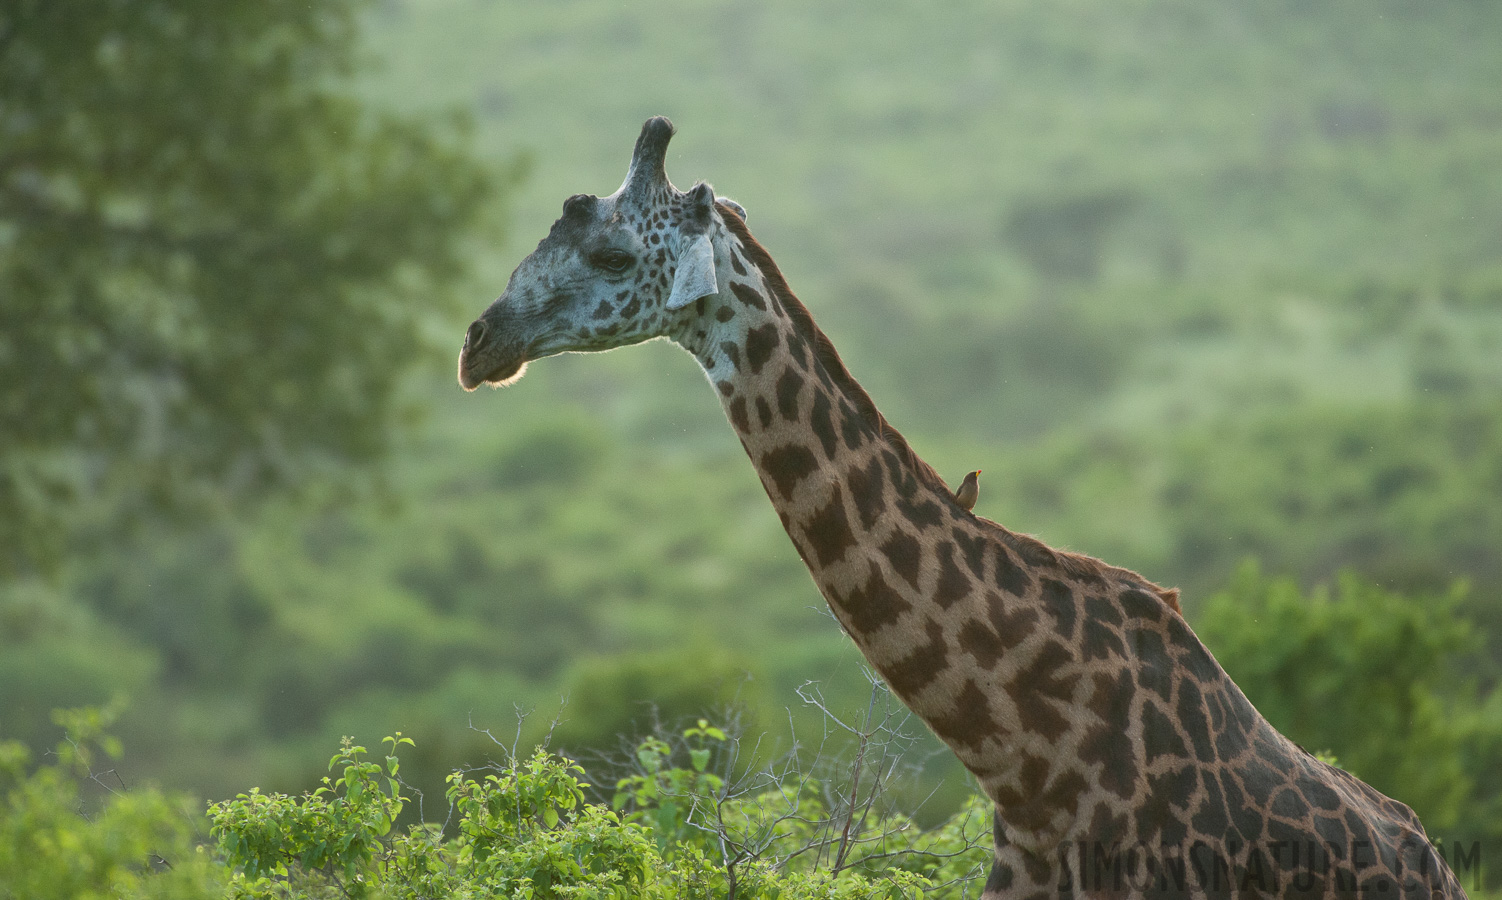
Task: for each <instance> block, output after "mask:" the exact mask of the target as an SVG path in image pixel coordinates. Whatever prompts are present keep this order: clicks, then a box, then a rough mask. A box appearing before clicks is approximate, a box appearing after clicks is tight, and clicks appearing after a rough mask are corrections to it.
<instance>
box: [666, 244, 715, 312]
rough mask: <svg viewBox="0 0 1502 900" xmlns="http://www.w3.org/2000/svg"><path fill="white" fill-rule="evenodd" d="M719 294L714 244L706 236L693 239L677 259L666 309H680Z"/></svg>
mask: <svg viewBox="0 0 1502 900" xmlns="http://www.w3.org/2000/svg"><path fill="white" fill-rule="evenodd" d="M719 292H720V282H719V279H718V277H717V276H716V275H715V268H714V243H713V242H711V241H710V239H709V235H708V234H701V235H699V236H698V237H696V238H694V239H693V240H692V241H691V242H690V243H689V245H688V247H687V248H686V249H685V250H684V251H683V253H681V254H680V255H679V257H678V270H677V272H675V273H674V274H673V291H672V293H671V294H669V295H668V309H682V308H683V307H685V306H687V305H689V304H690V303H693V302H694V301H695V300H698V299H699V298H700V297H704V296H707V295H709V294H718V293H719Z"/></svg>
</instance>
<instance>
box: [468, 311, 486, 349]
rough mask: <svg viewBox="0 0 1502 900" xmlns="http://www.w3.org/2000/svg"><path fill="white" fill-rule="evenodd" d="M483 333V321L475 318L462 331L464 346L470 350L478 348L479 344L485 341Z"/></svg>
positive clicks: (484, 330)
mask: <svg viewBox="0 0 1502 900" xmlns="http://www.w3.org/2000/svg"><path fill="white" fill-rule="evenodd" d="M485 333H486V328H485V323H484V322H482V321H480V320H479V319H476V320H475V321H474V323H473V324H471V325H470V326H469V330H468V331H466V332H465V333H464V346H465V347H466V348H468V349H470V350H478V349H480V345H481V344H483V343H485Z"/></svg>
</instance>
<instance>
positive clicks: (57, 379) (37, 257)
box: [0, 0, 510, 576]
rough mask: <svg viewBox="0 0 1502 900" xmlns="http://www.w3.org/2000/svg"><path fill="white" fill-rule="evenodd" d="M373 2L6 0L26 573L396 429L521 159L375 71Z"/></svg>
mask: <svg viewBox="0 0 1502 900" xmlns="http://www.w3.org/2000/svg"><path fill="white" fill-rule="evenodd" d="M365 6H367V3H366V2H365V0H316V2H307V0H226V2H220V3H213V4H184V3H180V2H174V0H128V2H127V0H102V2H99V3H90V4H85V5H79V4H71V3H53V2H50V0H14V2H10V3H6V4H5V5H4V6H3V8H0V510H3V511H4V514H3V515H0V576H5V575H7V574H9V575H16V574H18V573H25V572H28V571H33V572H34V571H45V570H47V569H49V568H53V567H55V565H56V563H57V561H58V558H59V555H60V552H61V551H63V550H65V549H67V548H69V547H71V546H76V545H77V542H78V541H79V540H80V538H81V536H82V535H83V534H85V533H86V529H85V526H86V525H88V526H99V525H118V524H120V523H122V522H124V521H128V520H130V519H131V518H135V517H138V516H139V515H140V514H141V513H145V512H162V511H172V512H181V511H184V510H189V509H193V508H195V507H196V506H198V505H199V504H200V503H201V502H202V501H203V500H205V499H206V498H209V497H232V498H243V497H250V496H255V495H256V494H259V493H263V492H265V491H266V490H267V489H272V488H282V487H288V486H295V485H299V484H307V483H309V482H310V481H311V480H312V478H313V477H314V476H315V475H318V474H320V473H328V472H331V471H334V470H336V469H338V468H340V467H343V466H345V465H346V464H348V463H351V462H360V461H368V460H372V459H375V458H378V457H379V456H380V454H381V452H382V450H383V449H384V448H385V447H386V446H387V444H388V443H389V440H390V434H391V428H390V425H391V424H392V423H393V422H394V421H396V420H397V419H398V418H399V417H400V414H401V411H402V409H403V405H402V404H401V403H400V402H399V392H398V390H397V387H398V384H399V383H400V380H401V376H402V374H403V373H404V372H405V371H406V370H408V369H409V368H410V367H411V365H412V364H413V363H414V362H415V361H416V360H418V359H420V358H421V357H422V355H423V351H424V344H423V341H422V340H421V337H420V335H421V328H420V325H421V323H422V320H423V318H424V316H425V315H428V314H430V311H431V310H432V309H433V304H432V303H431V299H432V298H433V297H435V296H441V295H442V292H441V290H440V289H441V288H442V287H443V286H444V285H445V284H446V283H451V282H452V281H453V280H454V279H455V278H456V277H457V276H459V275H460V274H461V273H462V262H463V260H464V258H465V253H464V247H463V240H462V238H463V236H464V235H466V234H468V233H473V231H472V229H473V228H475V227H476V226H479V225H482V224H486V223H487V222H488V217H487V216H486V213H487V211H489V210H493V209H494V208H495V207H494V203H493V201H494V200H495V199H497V197H498V195H499V194H500V193H501V192H502V191H503V190H504V189H505V186H506V184H507V183H508V181H509V180H510V175H509V173H508V172H507V171H506V170H505V169H503V168H501V167H496V166H489V165H486V164H483V163H481V162H480V161H478V160H477V159H476V158H475V157H473V156H472V155H471V153H470V151H469V149H468V145H467V143H466V142H467V135H466V133H465V127H464V123H463V122H462V121H461V120H460V119H458V118H455V117H438V116H412V115H398V114H395V113H392V112H388V111H383V110H381V109H379V108H377V107H376V106H374V105H373V104H371V103H370V102H368V101H365V100H362V99H360V98H359V97H358V96H357V95H356V93H355V91H354V88H353V81H352V76H353V75H354V73H355V72H356V70H357V69H358V67H359V66H358V64H359V63H360V61H361V56H360V53H359V44H358V40H357V38H358V25H359V16H360V13H361V10H362V9H363V8H364V7H365ZM417 297H421V298H423V300H424V301H426V302H425V303H414V302H413V300H414V299H415V298H417ZM100 533H109V532H108V531H103V532H100Z"/></svg>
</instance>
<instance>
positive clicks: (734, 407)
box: [730, 397, 751, 434]
mask: <svg viewBox="0 0 1502 900" xmlns="http://www.w3.org/2000/svg"><path fill="white" fill-rule="evenodd" d="M730 424H731V425H733V426H735V430H736V431H738V432H740V433H741V434H750V433H751V420H750V419H749V418H747V417H746V398H745V397H736V398H735V399H734V400H732V401H730Z"/></svg>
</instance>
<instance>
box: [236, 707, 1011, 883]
mask: <svg viewBox="0 0 1502 900" xmlns="http://www.w3.org/2000/svg"><path fill="white" fill-rule="evenodd" d="M385 743H386V744H387V745H388V747H389V751H390V752H389V753H388V754H387V755H386V756H385V758H384V760H383V761H381V762H376V761H373V760H369V759H367V756H366V753H367V751H366V750H365V748H363V747H359V746H356V745H354V744H353V743H352V742H350V741H349V740H348V739H346V741H345V742H344V745H343V746H342V747H341V749H340V751H339V752H338V753H337V754H335V756H334V758H333V759H332V760H331V761H330V769H336V770H337V773H336V775H337V777H330V778H325V779H324V783H323V785H322V786H321V787H319V788H318V789H317V790H315V791H313V792H311V793H309V794H305V795H303V796H300V797H294V796H289V795H285V794H263V793H261V792H259V791H255V790H252V791H250V792H249V793H243V794H240V795H239V796H237V797H235V798H234V799H233V800H229V801H225V802H223V803H216V804H214V805H213V806H211V807H210V810H209V817H210V819H211V820H212V822H213V834H214V837H215V839H216V840H217V844H218V848H219V852H220V854H221V855H222V858H223V861H224V863H226V864H227V865H229V866H230V867H232V870H233V872H232V874H230V875H229V876H228V878H229V881H230V896H231V897H235V898H243V900H315V898H324V897H351V898H364V897H390V898H414V900H415V898H436V897H464V898H468V897H496V896H505V897H524V898H555V897H556V898H562V897H620V898H626V897H631V898H670V897H671V898H679V897H682V898H721V897H723V898H743V900H757V898H766V900H772V898H778V900H817V898H828V900H835V898H839V900H863V898H870V900H877V898H896V897H916V896H925V897H945V896H957V895H958V894H957V892H958V890H959V889H960V887H961V886H962V885H963V884H965V883H966V882H967V881H968V880H970V879H973V878H974V877H975V876H976V875H977V874H978V873H981V872H982V871H983V868H982V863H984V862H985V861H987V860H989V858H990V850H989V846H988V844H987V841H988V839H989V828H988V825H989V823H988V821H987V819H986V816H985V815H983V814H982V813H983V812H986V811H985V810H984V809H983V807H984V804H983V803H981V802H977V803H975V804H972V806H971V807H970V808H967V810H965V811H964V813H963V814H962V815H960V816H957V817H955V819H954V820H952V821H951V822H949V823H946V824H945V825H944V826H942V827H940V828H938V829H935V830H933V831H931V832H927V833H922V834H912V829H911V826H910V825H909V824H908V823H907V822H906V821H905V820H897V819H892V818H881V817H875V816H870V817H867V816H864V815H863V816H862V817H861V818H860V819H859V820H857V821H856V827H855V829H854V830H853V831H852V830H851V829H849V828H846V829H844V832H843V835H844V837H843V838H842V840H843V841H844V842H845V843H848V844H849V846H851V847H855V848H860V849H859V850H858V852H856V853H853V854H850V855H847V856H842V857H833V856H831V855H829V854H827V853H824V852H822V851H823V850H824V849H825V848H826V847H827V846H828V844H829V840H828V838H827V837H825V836H824V835H826V834H827V833H829V829H827V828H826V827H825V826H826V825H827V821H828V820H827V817H826V815H825V810H824V809H823V807H822V805H821V802H820V800H819V792H818V784H817V782H815V781H813V780H812V779H808V778H798V777H792V778H787V779H785V780H784V781H781V782H777V781H775V780H774V782H772V783H767V782H763V781H757V780H753V781H752V782H747V781H745V780H742V779H738V778H727V777H722V776H721V775H719V774H716V767H717V766H718V765H719V764H720V763H721V762H722V761H723V759H724V757H723V754H724V753H725V752H726V751H727V748H730V747H733V745H734V742H733V740H732V739H730V738H729V737H728V736H727V735H726V733H725V732H724V731H723V730H721V729H719V728H717V727H715V726H712V725H709V724H708V723H707V722H705V721H703V720H700V721H699V722H698V724H697V725H695V726H693V727H691V728H689V729H687V730H685V731H684V732H683V734H682V740H681V741H678V742H677V743H679V744H681V745H682V747H684V748H686V749H687V756H688V760H687V763H688V764H687V766H686V767H683V766H677V765H674V764H673V759H674V757H675V756H676V752H675V751H676V749H678V748H676V747H674V746H673V745H672V744H670V743H669V742H668V741H666V740H664V739H663V738H661V737H654V738H649V739H647V740H646V741H644V742H642V744H641V745H640V746H639V747H638V750H637V762H638V763H639V769H638V770H637V773H636V774H632V775H627V776H626V777H624V778H622V779H620V780H619V782H618V784H617V788H616V792H615V797H614V800H613V802H612V803H611V805H610V806H605V805H601V804H598V803H592V802H588V801H587V799H586V790H587V789H588V788H589V787H590V785H589V784H587V783H586V782H585V781H584V780H583V779H584V778H585V773H584V770H583V769H582V768H581V767H580V766H579V765H577V764H576V763H574V762H573V761H572V760H569V759H567V758H564V757H561V756H557V755H554V754H551V753H548V752H547V751H545V750H543V749H537V750H536V751H535V752H534V753H533V754H532V755H531V756H530V757H528V758H526V759H520V758H518V757H516V756H515V755H510V756H508V759H507V761H506V762H505V763H504V764H500V765H493V766H490V767H487V768H485V769H480V770H475V771H468V772H466V771H459V772H455V773H453V774H452V775H451V776H450V777H449V784H448V790H447V797H448V801H449V818H448V821H447V822H446V823H445V825H446V826H447V827H445V825H437V824H431V823H429V824H423V825H418V826H413V827H412V828H409V829H408V830H407V831H406V832H405V833H399V832H397V831H396V830H394V827H393V825H394V822H395V820H396V817H397V815H398V814H399V813H400V812H401V810H402V807H403V805H404V804H405V802H406V799H407V798H406V797H404V796H403V794H402V791H403V784H402V782H401V780H400V778H399V777H398V776H399V771H400V762H399V760H398V758H397V756H396V755H395V754H396V751H397V749H398V748H399V747H400V746H402V745H406V744H411V741H410V740H409V739H407V738H403V737H401V736H400V735H398V736H395V737H389V738H387V739H386V740H385ZM747 784H756V785H759V786H761V789H759V790H748V789H746V786H747ZM810 851H813V852H810Z"/></svg>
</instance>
